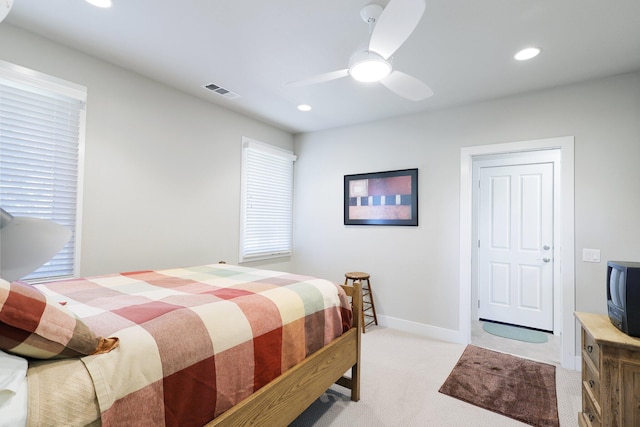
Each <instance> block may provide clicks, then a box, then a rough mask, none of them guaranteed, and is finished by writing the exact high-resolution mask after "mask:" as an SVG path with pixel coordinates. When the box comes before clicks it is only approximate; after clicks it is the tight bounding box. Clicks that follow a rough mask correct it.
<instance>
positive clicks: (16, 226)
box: [0, 208, 71, 282]
mask: <svg viewBox="0 0 640 427" xmlns="http://www.w3.org/2000/svg"><path fill="white" fill-rule="evenodd" d="M70 238H71V231H70V230H68V229H67V228H65V227H63V226H61V225H59V224H56V223H55V222H52V221H48V220H44V219H39V218H28V217H14V216H13V215H11V214H10V213H9V212H7V211H5V210H4V209H2V208H0V277H2V278H3V279H5V280H8V281H10V282H11V281H14V280H19V279H21V278H23V277H24V276H26V275H28V274H30V273H32V272H34V271H36V270H37V269H38V268H39V267H40V266H41V265H43V264H44V263H46V262H47V261H49V260H50V259H51V258H52V257H53V256H54V255H55V254H57V253H58V252H59V251H60V249H62V248H63V247H64V245H65V244H66V243H67V242H68V241H69V239H70Z"/></svg>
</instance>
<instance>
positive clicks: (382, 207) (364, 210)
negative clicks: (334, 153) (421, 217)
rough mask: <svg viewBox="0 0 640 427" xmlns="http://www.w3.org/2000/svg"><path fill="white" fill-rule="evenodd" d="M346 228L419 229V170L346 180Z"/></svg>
mask: <svg viewBox="0 0 640 427" xmlns="http://www.w3.org/2000/svg"><path fill="white" fill-rule="evenodd" d="M344 224H345V225H413V226H417V225H418V169H403V170H395V171H387V172H375V173H361V174H355V175H345V176H344Z"/></svg>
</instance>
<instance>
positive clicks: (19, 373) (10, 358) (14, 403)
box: [0, 350, 27, 427]
mask: <svg viewBox="0 0 640 427" xmlns="http://www.w3.org/2000/svg"><path fill="white" fill-rule="evenodd" d="M26 420H27V360H26V359H24V358H22V357H18V356H14V355H12V354H7V353H5V352H3V351H2V350H0V427H4V426H24V425H26Z"/></svg>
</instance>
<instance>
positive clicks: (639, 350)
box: [576, 313, 640, 427]
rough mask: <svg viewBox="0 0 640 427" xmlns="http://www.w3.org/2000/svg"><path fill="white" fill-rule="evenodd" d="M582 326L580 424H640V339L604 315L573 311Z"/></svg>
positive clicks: (614, 426)
mask: <svg viewBox="0 0 640 427" xmlns="http://www.w3.org/2000/svg"><path fill="white" fill-rule="evenodd" d="M576 317H577V318H578V320H579V321H580V324H581V325H582V412H580V413H579V414H578V424H579V425H580V426H581V427H601V426H606V427H637V426H640V339H639V338H633V337H630V336H628V335H626V334H624V333H622V332H620V331H619V330H618V329H617V328H616V327H615V326H613V325H612V324H611V322H610V321H609V318H608V317H607V316H603V315H601V314H592V313H576Z"/></svg>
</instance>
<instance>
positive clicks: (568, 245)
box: [459, 136, 579, 369]
mask: <svg viewBox="0 0 640 427" xmlns="http://www.w3.org/2000/svg"><path fill="white" fill-rule="evenodd" d="M554 150H557V151H556V152H557V153H558V155H559V161H558V162H557V164H556V166H557V167H554V173H556V174H557V176H558V177H559V180H558V181H559V184H558V185H559V189H557V191H556V190H554V202H555V205H554V224H555V228H554V230H553V232H554V233H553V246H552V247H553V248H554V255H553V260H554V263H553V271H554V290H553V297H554V304H553V305H554V308H553V313H554V315H553V331H554V332H555V333H557V334H560V335H559V336H560V339H561V348H562V350H561V365H562V366H563V367H565V368H568V369H575V366H576V363H577V362H578V361H579V360H578V359H579V354H578V352H577V348H576V347H577V346H576V322H575V318H574V316H573V312H574V310H575V302H574V298H575V279H574V263H575V261H574V252H575V248H574V203H573V184H574V183H573V179H574V177H573V170H574V169H573V168H574V138H573V137H572V136H568V137H559V138H549V139H540V140H531V141H521V142H514V143H504V144H492V145H483V146H472V147H464V148H462V149H461V157H460V159H461V162H460V165H461V167H460V307H459V308H460V310H459V315H460V316H459V322H460V327H459V333H460V341H461V342H463V343H469V342H470V340H471V322H472V319H477V316H478V311H477V301H478V295H477V289H478V288H477V275H474V274H473V270H474V268H475V267H476V266H477V265H478V256H477V241H478V238H477V226H474V218H476V219H477V218H478V217H477V209H475V210H474V206H476V205H475V204H474V191H473V190H474V186H476V185H478V184H477V182H474V180H473V166H474V160H496V161H502V159H503V158H505V157H509V156H511V157H512V158H517V157H526V156H528V155H529V154H531V153H534V152H538V154H539V153H542V152H551V151H554ZM474 233H475V234H474ZM576 354H577V356H576Z"/></svg>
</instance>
